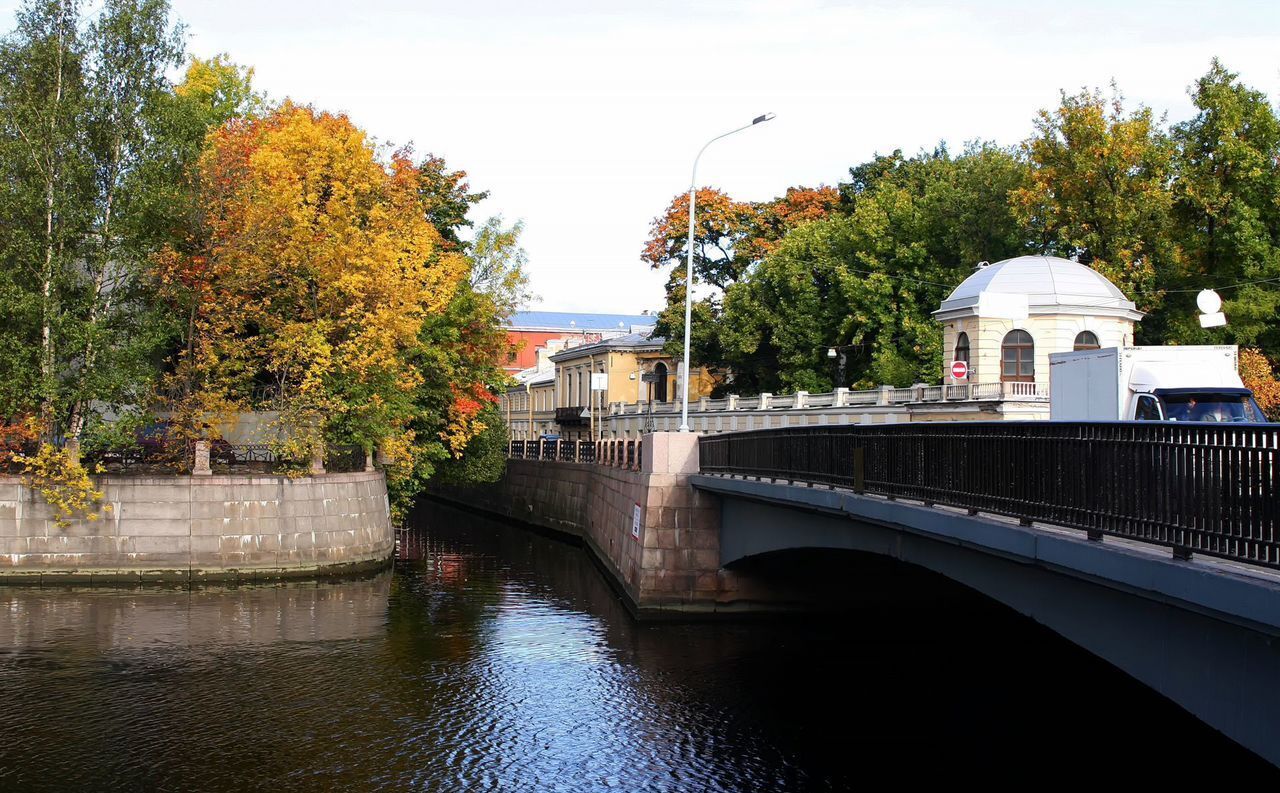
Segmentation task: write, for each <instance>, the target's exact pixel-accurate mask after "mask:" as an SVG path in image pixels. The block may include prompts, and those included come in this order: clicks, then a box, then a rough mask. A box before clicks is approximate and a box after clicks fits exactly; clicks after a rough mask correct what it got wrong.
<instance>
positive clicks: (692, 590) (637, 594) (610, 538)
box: [432, 433, 757, 614]
mask: <svg viewBox="0 0 1280 793" xmlns="http://www.w3.org/2000/svg"><path fill="white" fill-rule="evenodd" d="M642 458H643V459H642V463H641V470H640V471H627V470H624V469H620V468H611V467H608V466H604V465H595V464H591V463H567V462H552V461H541V460H508V461H507V471H506V475H505V476H504V477H503V478H502V480H501V481H499V482H497V483H495V484H492V485H482V486H475V487H468V488H439V487H437V488H435V489H434V490H433V491H432V493H433V495H435V496H437V497H439V498H442V499H444V500H447V501H451V502H454V503H458V504H461V505H463V506H467V507H472V508H478V509H481V510H483V511H485V512H489V513H493V514H496V515H501V516H504V517H508V518H513V519H515V520H518V521H521V522H524V523H528V524H532V525H534V526H539V527H542V528H546V529H551V530H554V531H558V532H562V533H566V534H570V535H573V536H575V537H579V538H581V539H582V541H583V542H584V543H585V544H586V545H587V547H588V548H589V549H590V551H591V552H592V553H593V554H594V555H595V557H596V559H597V561H599V562H600V563H601V565H602V566H603V567H604V568H605V571H606V572H607V574H609V575H610V577H611V578H612V579H613V580H614V581H615V583H616V584H617V585H618V587H619V588H620V589H621V590H622V591H623V592H624V593H625V595H626V597H627V600H628V601H629V602H630V605H631V606H632V608H633V609H634V610H635V611H637V612H638V613H640V614H644V613H646V612H661V611H673V610H674V611H722V610H735V609H737V608H739V607H742V606H744V605H745V604H746V603H747V602H748V601H749V600H751V599H752V598H753V597H754V596H755V595H756V594H757V593H756V592H754V591H753V590H754V589H755V587H753V586H752V585H751V582H750V581H749V580H748V579H746V578H744V577H743V576H741V575H740V574H738V573H735V572H732V571H729V570H722V569H720V508H719V502H718V499H717V498H716V497H715V496H713V495H710V494H708V493H704V492H701V491H697V490H695V489H694V488H693V487H691V486H690V484H689V475H690V474H691V473H696V472H697V471H698V444H697V436H696V435H693V434H689V433H683V434H682V433H654V434H652V435H646V436H645V437H644V451H643V455H642ZM637 508H638V509H639V521H638V524H639V525H638V531H636V524H637V520H636V511H637Z"/></svg>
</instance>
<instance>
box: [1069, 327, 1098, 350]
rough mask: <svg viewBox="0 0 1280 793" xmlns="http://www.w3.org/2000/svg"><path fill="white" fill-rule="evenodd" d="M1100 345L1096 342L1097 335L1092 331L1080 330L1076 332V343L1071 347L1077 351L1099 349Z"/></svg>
mask: <svg viewBox="0 0 1280 793" xmlns="http://www.w3.org/2000/svg"><path fill="white" fill-rule="evenodd" d="M1101 347H1102V345H1101V344H1098V337H1097V336H1095V335H1094V334H1093V332H1092V331H1088V330H1082V331H1080V332H1079V333H1077V334H1076V344H1075V346H1074V347H1072V348H1071V349H1073V350H1075V351H1077V352H1078V351H1080V350H1097V349H1101Z"/></svg>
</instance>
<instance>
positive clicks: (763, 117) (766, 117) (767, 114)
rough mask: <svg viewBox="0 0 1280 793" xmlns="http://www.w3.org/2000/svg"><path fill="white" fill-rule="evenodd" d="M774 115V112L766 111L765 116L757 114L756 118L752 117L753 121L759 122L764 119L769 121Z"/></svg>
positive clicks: (754, 122) (753, 122)
mask: <svg viewBox="0 0 1280 793" xmlns="http://www.w3.org/2000/svg"><path fill="white" fill-rule="evenodd" d="M773 116H774V114H773V113H765V114H764V115H763V116H756V117H755V118H753V119H751V123H752V124H759V123H761V122H763V121H768V120H769V119H771V118H773Z"/></svg>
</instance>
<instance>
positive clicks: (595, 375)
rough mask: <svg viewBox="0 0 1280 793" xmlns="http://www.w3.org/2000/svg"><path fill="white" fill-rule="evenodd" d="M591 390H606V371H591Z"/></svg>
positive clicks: (607, 380)
mask: <svg viewBox="0 0 1280 793" xmlns="http://www.w3.org/2000/svg"><path fill="white" fill-rule="evenodd" d="M591 390H592V391H608V390H609V375H608V373H607V372H592V373H591Z"/></svg>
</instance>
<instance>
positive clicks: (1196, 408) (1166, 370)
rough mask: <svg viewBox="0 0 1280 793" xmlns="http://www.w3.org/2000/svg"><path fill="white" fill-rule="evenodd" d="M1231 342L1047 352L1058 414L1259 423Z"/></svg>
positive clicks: (1052, 405)
mask: <svg viewBox="0 0 1280 793" xmlns="http://www.w3.org/2000/svg"><path fill="white" fill-rule="evenodd" d="M1236 366H1237V350H1236V348H1235V347H1233V346H1226V345H1217V346H1190V345H1188V346H1164V347H1107V348H1104V349H1100V350H1079V351H1075V352H1070V353H1054V354H1051V355H1050V356H1049V394H1050V396H1049V415H1050V418H1051V419H1053V420H1055V421H1200V422H1233V423H1261V422H1265V421H1266V417H1265V416H1264V415H1263V413H1262V411H1261V410H1260V409H1259V408H1258V403H1257V402H1256V401H1254V398H1253V393H1252V392H1251V391H1250V390H1249V389H1247V388H1245V387H1244V383H1242V382H1241V381H1240V375H1239V373H1238V371H1237V368H1236Z"/></svg>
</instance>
